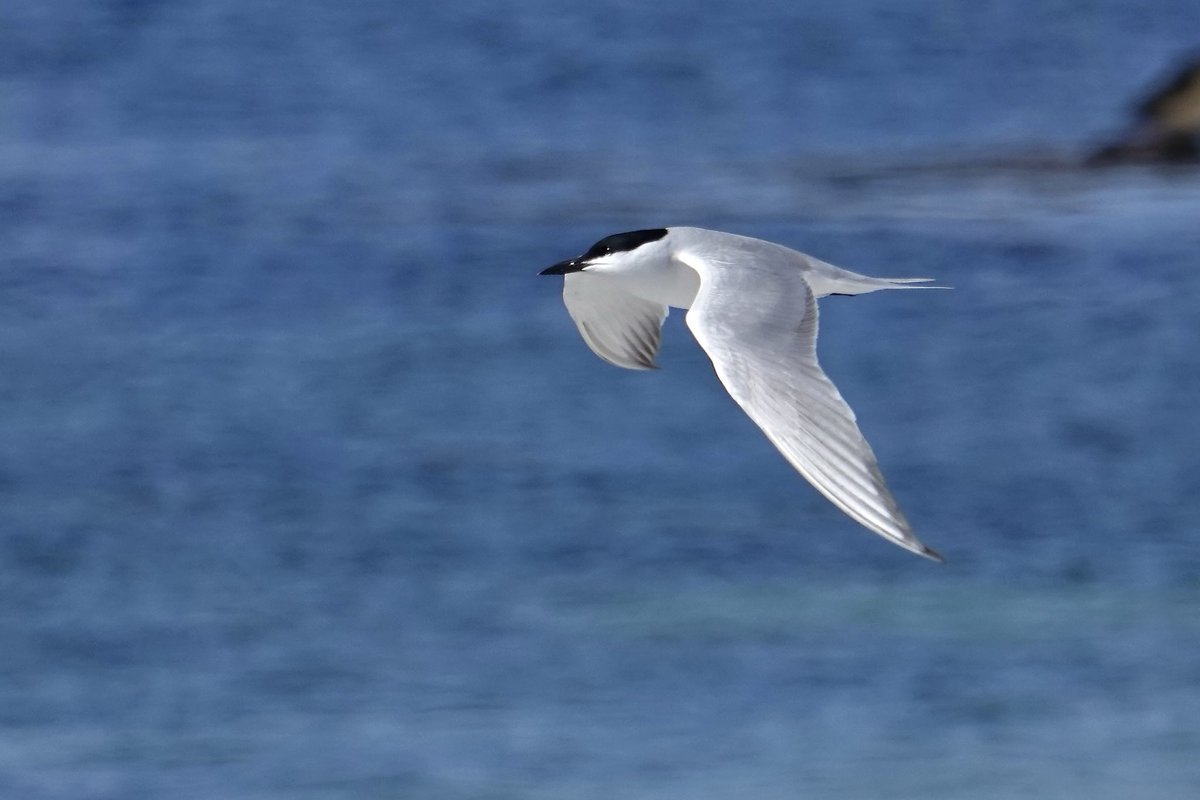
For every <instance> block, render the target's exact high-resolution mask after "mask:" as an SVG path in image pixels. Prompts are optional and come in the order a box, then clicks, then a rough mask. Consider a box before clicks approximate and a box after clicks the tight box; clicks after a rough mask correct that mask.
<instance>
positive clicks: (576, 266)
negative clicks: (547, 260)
mask: <svg viewBox="0 0 1200 800" xmlns="http://www.w3.org/2000/svg"><path fill="white" fill-rule="evenodd" d="M586 266H587V262H586V261H582V260H580V259H578V258H572V259H570V260H568V261H560V262H558V263H557V264H555V265H554V266H553V267H546V268H545V269H544V270H542V271H541V272H539V273H538V275H566V274H567V273H568V272H579V271H580V270H582V269H583V268H584V267H586Z"/></svg>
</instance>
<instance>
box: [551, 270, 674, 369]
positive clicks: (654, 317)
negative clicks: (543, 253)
mask: <svg viewBox="0 0 1200 800" xmlns="http://www.w3.org/2000/svg"><path fill="white" fill-rule="evenodd" d="M564 278H565V279H566V280H565V281H564V282H563V302H564V303H566V306H567V313H569V314H570V315H571V319H573V320H575V324H576V325H577V326H578V327H579V332H580V334H582V335H583V340H584V341H585V342H587V345H588V347H590V348H592V352H593V353H595V354H596V355H598V356H600V357H601V358H603V359H604V360H605V361H607V362H608V363H610V364H615V365H616V366H618V367H625V368H626V369H654V368H655V366H656V365H655V363H654V357H655V356H656V355H658V346H659V343H660V342H661V341H662V324H663V320H664V319H666V318H667V307H666V306H664V305H661V304H659V303H652V302H650V301H649V300H643V299H642V298H640V297H637V296H635V295H632V294H630V293H629V292H626V291H624V290H623V289H621V288H619V287H618V286H616V284H615V282H614V281H613V280H612V279H610V278H609V277H608V276H606V275H589V274H587V273H583V272H572V273H571V274H569V275H565V276H564Z"/></svg>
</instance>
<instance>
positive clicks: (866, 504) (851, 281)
mask: <svg viewBox="0 0 1200 800" xmlns="http://www.w3.org/2000/svg"><path fill="white" fill-rule="evenodd" d="M542 274H561V275H563V276H564V277H565V286H564V291H563V299H564V301H565V303H566V306H567V310H568V312H569V313H570V315H571V318H572V319H573V320H574V321H575V323H576V325H577V326H578V327H579V331H580V333H581V334H582V335H583V338H584V341H585V342H587V344H588V346H589V347H590V348H591V349H592V350H593V351H594V352H595V353H596V354H597V355H598V356H600V357H601V358H603V359H604V360H605V361H608V362H609V363H612V364H615V365H617V366H619V367H626V368H629V369H650V368H653V367H654V366H655V364H654V357H655V355H656V354H657V352H658V347H659V341H660V335H661V334H660V331H661V326H662V322H663V320H664V319H665V318H666V316H667V308H668V306H675V307H678V308H686V309H690V310H689V311H688V314H687V324H688V327H689V328H690V329H691V331H692V334H693V335H694V336H695V337H696V340H697V341H698V342H699V343H700V346H701V347H703V348H704V351H705V352H706V353H707V354H708V356H709V358H710V359H711V360H712V363H713V367H714V368H715V369H716V372H717V376H718V377H719V378H720V379H721V382H722V383H723V384H724V385H725V388H726V389H727V390H728V391H729V394H730V395H732V396H733V399H734V400H736V401H737V403H738V405H740V406H741V407H742V409H743V410H744V411H745V412H746V413H747V414H748V415H749V416H750V418H751V419H752V420H754V422H755V423H756V424H757V425H758V426H759V427H760V428H761V429H762V430H763V432H764V433H765V434H766V435H767V438H768V439H770V440H771V442H772V443H773V444H774V445H775V446H776V447H777V448H779V451H780V452H781V453H782V454H783V456H784V457H785V458H786V459H787V460H788V462H789V463H791V465H792V466H793V467H795V468H796V469H797V470H798V471H799V472H800V473H801V474H802V475H803V476H804V477H805V478H807V479H808V481H809V482H810V483H812V484H813V486H815V487H816V488H817V489H818V490H819V491H820V492H821V493H822V494H823V495H825V496H826V497H827V498H829V500H830V501H832V502H833V503H834V505H836V506H837V507H838V508H840V509H842V511H844V512H846V514H848V515H849V516H850V517H852V518H853V519H854V520H856V521H857V522H859V523H861V524H862V525H864V526H865V527H867V528H869V529H870V530H872V531H874V532H875V533H878V534H880V535H881V536H883V537H884V538H886V539H888V540H890V541H892V542H894V543H895V544H898V545H900V546H901V547H904V548H906V549H908V550H911V551H913V552H914V553H918V554H920V555H923V556H926V557H928V558H932V559H935V560H938V561H940V560H941V557H940V556H939V555H938V554H937V553H936V552H934V551H933V550H931V549H930V548H928V547H926V546H925V545H924V544H922V543H921V542H920V540H919V539H918V538H917V537H916V535H915V534H914V533H913V531H912V527H911V526H910V525H909V523H908V520H907V519H905V517H904V514H903V513H902V512H901V511H900V508H899V506H898V505H897V503H896V500H895V499H894V498H893V497H892V494H891V492H890V491H889V490H888V487H887V484H886V483H885V481H884V479H883V475H882V473H881V472H880V470H879V465H878V463H877V462H876V460H875V454H874V453H873V452H872V451H871V447H870V445H869V444H867V441H866V439H865V438H864V437H863V435H862V433H861V432H860V431H859V429H858V425H857V424H856V423H855V416H854V412H853V411H852V410H851V409H850V407H849V406H848V405H847V404H846V401H845V400H843V399H842V396H841V394H840V393H839V392H838V390H837V387H835V386H834V385H833V383H832V381H830V380H829V378H828V377H827V376H826V375H825V372H824V371H823V370H822V369H821V366H820V364H819V363H818V362H817V352H816V342H817V298H818V297H824V296H826V295H829V294H864V293H867V292H873V291H877V290H879V289H905V288H925V287H915V286H913V285H912V284H915V283H921V282H924V281H927V280H929V279H927V278H902V279H886V278H872V277H868V276H866V275H859V274H857V273H854V272H850V271H849V270H844V269H841V268H839V267H835V266H833V265H832V264H827V263H825V262H823V261H818V260H817V259H815V258H812V257H811V256H807V255H805V254H803V253H800V252H797V251H795V250H791V249H789V248H786V247H783V246H781V245H777V244H773V243H771V242H766V241H763V240H761V239H752V238H749V237H745V236H737V235H734V234H729V233H721V232H718V231H710V230H704V229H702V228H657V229H652V230H646V231H633V232H630V233H623V234H615V235H613V236H609V237H606V238H605V239H602V240H600V241H599V242H597V243H596V244H595V245H594V246H593V247H592V248H591V249H590V250H589V251H588V252H587V253H585V254H584V255H583V256H581V257H579V258H576V259H571V260H569V261H564V262H561V263H560V264H556V265H554V266H553V267H550V268H549V269H547V270H545V271H543V273H542Z"/></svg>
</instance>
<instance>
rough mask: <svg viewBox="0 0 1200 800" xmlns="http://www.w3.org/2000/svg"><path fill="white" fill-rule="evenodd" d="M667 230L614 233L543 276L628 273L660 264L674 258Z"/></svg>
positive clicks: (557, 265)
mask: <svg viewBox="0 0 1200 800" xmlns="http://www.w3.org/2000/svg"><path fill="white" fill-rule="evenodd" d="M667 233H668V231H667V229H666V228H648V229H646V230H641V231H629V232H627V233H614V234H613V235H612V236H605V237H604V238H603V239H601V240H600V241H598V242H596V243H595V244H594V245H592V246H591V247H590V248H589V249H588V251H587V252H586V253H584V254H583V255H581V256H578V257H576V258H571V259H567V260H566V261H560V262H558V263H557V264H555V265H554V266H552V267H547V268H546V269H544V270H542V271H541V273H539V274H541V275H566V274H568V273H571V272H604V273H624V272H632V271H635V270H639V269H645V268H646V267H649V266H653V265H657V264H659V263H661V262H664V261H665V260H667V259H669V258H670V248H669V247H668V244H667Z"/></svg>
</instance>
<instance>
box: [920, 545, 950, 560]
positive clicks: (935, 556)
mask: <svg viewBox="0 0 1200 800" xmlns="http://www.w3.org/2000/svg"><path fill="white" fill-rule="evenodd" d="M917 555H921V556H925V558H928V559H929V560H930V561H936V562H937V563H939V564H945V563H946V559H944V558H942V554H941V553H939V552H938V551H937V550H934V549H933V548H932V547H926V546H925V545H921V549H920V550H919V551H918V552H917Z"/></svg>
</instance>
